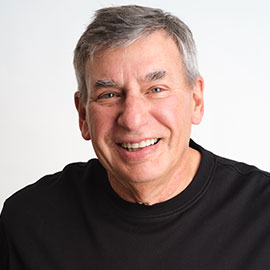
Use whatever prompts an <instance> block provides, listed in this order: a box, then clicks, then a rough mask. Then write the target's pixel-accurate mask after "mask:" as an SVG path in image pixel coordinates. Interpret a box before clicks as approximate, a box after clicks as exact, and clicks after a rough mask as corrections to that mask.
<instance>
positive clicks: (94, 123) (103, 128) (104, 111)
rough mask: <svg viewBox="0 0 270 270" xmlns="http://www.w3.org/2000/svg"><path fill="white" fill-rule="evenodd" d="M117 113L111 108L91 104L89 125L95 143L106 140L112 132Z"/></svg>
mask: <svg viewBox="0 0 270 270" xmlns="http://www.w3.org/2000/svg"><path fill="white" fill-rule="evenodd" d="M114 122H115V113H114V111H113V110H112V109H111V108H107V107H102V106H98V105H97V104H91V105H90V106H89V109H88V125H89V130H90V134H91V138H92V140H94V141H99V140H104V137H106V135H108V133H110V132H111V131H112V127H113V123H114Z"/></svg>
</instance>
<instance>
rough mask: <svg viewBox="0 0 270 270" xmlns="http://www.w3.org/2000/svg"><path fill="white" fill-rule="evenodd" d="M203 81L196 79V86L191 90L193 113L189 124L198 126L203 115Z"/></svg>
mask: <svg viewBox="0 0 270 270" xmlns="http://www.w3.org/2000/svg"><path fill="white" fill-rule="evenodd" d="M203 90H204V81H203V78H202V77H201V76H199V77H198V78H197V82H196V85H195V86H194V88H193V97H192V98H193V113H192V118H191V122H192V124H193V125H199V124H200V122H201V120H202V117H203V113H204V100H203Z"/></svg>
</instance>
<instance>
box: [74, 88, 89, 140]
mask: <svg viewBox="0 0 270 270" xmlns="http://www.w3.org/2000/svg"><path fill="white" fill-rule="evenodd" d="M74 102H75V106H76V109H77V111H78V115H79V126H80V130H81V134H82V137H83V138H84V139H85V140H90V139H91V137H90V133H89V127H88V123H87V119H86V108H85V103H84V102H83V100H82V98H81V95H80V92H79V91H77V92H76V93H75V94H74Z"/></svg>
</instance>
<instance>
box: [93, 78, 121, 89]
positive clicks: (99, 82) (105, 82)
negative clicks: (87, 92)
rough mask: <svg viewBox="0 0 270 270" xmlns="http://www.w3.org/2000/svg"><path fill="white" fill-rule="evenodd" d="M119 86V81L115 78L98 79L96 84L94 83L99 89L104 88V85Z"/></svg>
mask: <svg viewBox="0 0 270 270" xmlns="http://www.w3.org/2000/svg"><path fill="white" fill-rule="evenodd" d="M115 86H117V83H116V82H115V81H114V80H108V79H106V80H97V81H96V82H95V85H94V88H95V89H99V88H102V87H105V88H106V87H115Z"/></svg>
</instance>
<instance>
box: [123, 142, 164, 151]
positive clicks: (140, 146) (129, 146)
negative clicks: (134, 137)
mask: <svg viewBox="0 0 270 270" xmlns="http://www.w3.org/2000/svg"><path fill="white" fill-rule="evenodd" d="M159 140H160V139H150V140H145V141H141V142H138V143H118V145H119V146H120V147H122V148H123V149H125V150H127V151H128V152H135V151H138V150H141V149H143V148H145V147H148V146H151V145H155V144H157V143H158V142H159Z"/></svg>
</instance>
